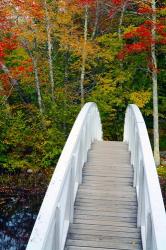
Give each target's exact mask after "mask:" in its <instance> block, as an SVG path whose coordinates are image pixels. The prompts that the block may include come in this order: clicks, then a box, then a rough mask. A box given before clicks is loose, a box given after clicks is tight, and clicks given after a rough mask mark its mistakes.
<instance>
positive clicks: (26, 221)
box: [0, 170, 52, 250]
mask: <svg viewBox="0 0 166 250" xmlns="http://www.w3.org/2000/svg"><path fill="white" fill-rule="evenodd" d="M51 174H52V170H51V171H43V172H40V173H39V172H38V173H35V174H31V175H29V174H28V175H27V174H26V175H25V174H19V175H12V176H9V175H3V176H2V175H1V176H0V249H1V250H24V249H26V245H27V242H28V239H29V236H30V234H31V231H32V228H33V225H34V223H35V220H36V217H37V214H38V212H39V209H40V206H41V203H42V200H43V197H44V194H45V191H46V189H47V186H48V183H49V181H50V176H51ZM38 187H40V188H38Z"/></svg>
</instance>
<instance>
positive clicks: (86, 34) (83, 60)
mask: <svg viewBox="0 0 166 250" xmlns="http://www.w3.org/2000/svg"><path fill="white" fill-rule="evenodd" d="M87 36H88V6H87V5H86V6H85V22H84V44H83V50H82V66H81V79H80V89H81V107H83V105H84V103H85V96H84V94H85V93H84V80H85V63H86V56H87V51H86V45H87Z"/></svg>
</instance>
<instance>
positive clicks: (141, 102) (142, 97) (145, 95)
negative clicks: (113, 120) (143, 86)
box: [130, 90, 152, 108]
mask: <svg viewBox="0 0 166 250" xmlns="http://www.w3.org/2000/svg"><path fill="white" fill-rule="evenodd" d="M151 97H152V93H151V92H150V91H148V90H147V91H143V90H141V91H135V92H132V93H131V94H130V100H131V101H132V102H133V103H135V104H136V105H137V106H138V107H139V108H143V107H144V106H145V105H146V104H147V103H148V102H149V101H150V99H151Z"/></svg>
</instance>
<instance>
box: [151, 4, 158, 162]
mask: <svg viewBox="0 0 166 250" xmlns="http://www.w3.org/2000/svg"><path fill="white" fill-rule="evenodd" d="M152 11H153V12H152V30H151V33H152V43H151V58H152V82H153V138H154V159H155V163H156V166H158V165H159V164H160V151H159V121H158V91H157V59H156V46H155V41H156V1H155V0H152Z"/></svg>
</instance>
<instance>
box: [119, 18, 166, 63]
mask: <svg viewBox="0 0 166 250" xmlns="http://www.w3.org/2000/svg"><path fill="white" fill-rule="evenodd" d="M154 25H155V28H156V39H155V40H154V39H152V27H153V26H154ZM123 38H124V39H126V40H127V41H126V42H127V44H126V45H125V46H124V47H123V49H122V51H121V52H120V53H119V54H118V58H119V59H120V60H123V59H124V57H125V56H126V55H127V54H132V53H141V52H145V51H147V52H148V51H150V49H151V45H152V44H153V43H155V44H166V25H163V24H162V23H160V22H159V23H155V24H154V23H153V22H152V21H150V20H147V21H145V22H144V23H143V24H142V25H140V26H139V27H136V28H135V29H133V30H132V31H130V32H126V33H125V34H124V35H123ZM132 42H133V43H132Z"/></svg>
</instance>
